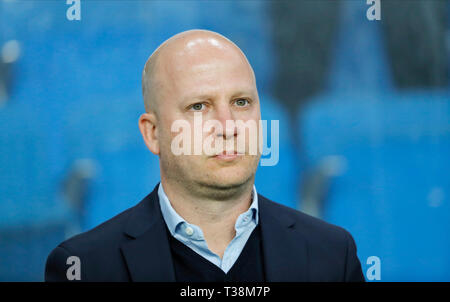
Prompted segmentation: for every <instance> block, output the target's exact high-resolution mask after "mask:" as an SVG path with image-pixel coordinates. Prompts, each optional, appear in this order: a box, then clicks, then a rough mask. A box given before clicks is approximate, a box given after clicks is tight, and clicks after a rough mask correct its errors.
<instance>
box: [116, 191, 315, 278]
mask: <svg viewBox="0 0 450 302" xmlns="http://www.w3.org/2000/svg"><path fill="white" fill-rule="evenodd" d="M158 185H159V184H157V185H156V187H155V188H154V189H153V191H152V192H151V193H150V194H149V195H147V196H146V197H145V198H144V199H143V200H142V201H141V202H140V203H139V204H137V205H136V206H135V207H134V208H132V209H131V210H130V211H131V213H130V216H129V218H128V221H127V225H126V227H125V233H126V235H127V236H129V237H130V238H131V240H129V241H127V242H125V243H123V244H122V245H121V250H122V253H123V255H124V258H125V261H126V264H127V267H128V270H129V272H130V275H131V280H132V281H137V282H141V281H150V282H152V281H166V282H171V281H176V280H175V272H174V267H173V262H172V256H171V252H170V245H169V240H168V238H167V230H166V225H165V222H164V219H163V217H162V213H161V209H160V206H159V199H158ZM258 203H259V205H258V207H259V223H260V224H261V237H262V248H263V257H264V268H265V275H266V280H267V281H269V282H278V281H306V278H307V271H306V270H307V249H306V246H307V245H306V241H305V239H304V238H303V237H300V236H295V235H294V229H295V219H294V218H293V217H292V216H291V215H289V214H286V213H288V212H287V211H280V206H279V205H277V204H275V203H273V202H272V201H270V200H268V199H266V198H265V197H264V196H262V195H260V194H258Z"/></svg>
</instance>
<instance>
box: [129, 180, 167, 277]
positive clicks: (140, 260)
mask: <svg viewBox="0 0 450 302" xmlns="http://www.w3.org/2000/svg"><path fill="white" fill-rule="evenodd" d="M158 186H159V184H158V185H156V187H155V189H154V190H153V192H152V193H150V194H149V195H148V196H147V197H145V198H144V200H142V201H141V202H140V203H139V204H138V205H136V207H135V208H133V210H132V211H133V212H132V213H130V217H129V220H128V224H127V226H126V229H125V233H126V234H127V235H128V236H129V237H131V239H130V240H129V241H127V242H125V243H123V244H122V245H121V250H122V253H123V256H124V257H125V262H126V264H127V267H128V271H129V272H130V276H131V280H132V281H135V282H141V281H147V282H173V281H175V272H174V267H173V263H172V256H171V252H170V246H169V241H168V239H167V231H166V226H165V222H164V219H163V217H162V214H161V209H160V207H159V198H158Z"/></svg>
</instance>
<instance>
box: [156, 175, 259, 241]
mask: <svg viewBox="0 0 450 302" xmlns="http://www.w3.org/2000/svg"><path fill="white" fill-rule="evenodd" d="M158 197H159V204H160V207H161V212H162V215H163V218H164V220H165V222H166V225H167V227H168V229H169V231H170V233H171V234H172V236H175V231H176V228H177V226H178V225H179V224H182V223H186V224H189V223H188V222H187V221H186V220H184V219H183V217H181V216H180V215H179V214H178V213H177V212H176V211H175V209H174V208H173V207H172V205H171V204H170V201H169V198H168V197H167V195H166V193H165V192H164V189H163V186H162V183H160V184H159V188H158ZM258 216H259V215H258V193H257V192H256V187H255V185H253V191H252V203H251V205H250V207H249V209H248V210H247V211H246V212H245V213H242V214H241V215H240V216H239V218H238V220H237V221H236V227H237V226H238V225H239V224H241V223H242V219H243V218H245V217H250V218H251V219H252V221H254V222H255V224H258V221H259V217H258Z"/></svg>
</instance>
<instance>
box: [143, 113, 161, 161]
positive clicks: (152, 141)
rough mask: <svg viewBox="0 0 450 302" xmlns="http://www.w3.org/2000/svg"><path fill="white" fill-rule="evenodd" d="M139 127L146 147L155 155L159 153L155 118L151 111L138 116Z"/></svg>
mask: <svg viewBox="0 0 450 302" xmlns="http://www.w3.org/2000/svg"><path fill="white" fill-rule="evenodd" d="M139 129H140V130H141V134H142V137H143V138H144V141H145V144H146V145H147V148H148V149H149V150H150V151H151V152H152V153H153V154H155V155H159V141H158V131H157V118H156V115H155V114H154V113H153V112H150V113H143V114H142V115H141V116H140V117H139Z"/></svg>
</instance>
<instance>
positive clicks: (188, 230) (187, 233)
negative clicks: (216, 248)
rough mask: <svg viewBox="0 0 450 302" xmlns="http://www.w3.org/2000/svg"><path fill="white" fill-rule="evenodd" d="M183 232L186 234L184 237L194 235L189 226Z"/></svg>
mask: <svg viewBox="0 0 450 302" xmlns="http://www.w3.org/2000/svg"><path fill="white" fill-rule="evenodd" d="M184 231H185V232H186V235H188V236H192V234H194V230H193V229H192V228H191V227H190V226H188V227H186V229H185V230H184Z"/></svg>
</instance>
